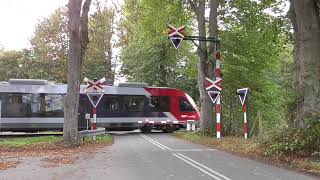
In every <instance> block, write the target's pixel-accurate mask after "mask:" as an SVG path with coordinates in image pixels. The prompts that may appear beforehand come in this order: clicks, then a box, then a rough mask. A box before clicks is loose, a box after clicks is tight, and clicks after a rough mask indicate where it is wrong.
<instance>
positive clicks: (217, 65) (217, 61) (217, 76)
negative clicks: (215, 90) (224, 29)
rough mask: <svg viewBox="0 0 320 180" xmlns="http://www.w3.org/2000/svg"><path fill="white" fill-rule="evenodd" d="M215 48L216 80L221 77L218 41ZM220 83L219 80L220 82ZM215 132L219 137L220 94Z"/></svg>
mask: <svg viewBox="0 0 320 180" xmlns="http://www.w3.org/2000/svg"><path fill="white" fill-rule="evenodd" d="M215 47H216V48H215V49H216V54H215V55H216V81H218V80H220V79H221V72H220V65H221V64H220V57H221V55H220V52H219V49H218V48H219V42H217V43H215ZM220 83H221V82H220ZM220 87H221V84H220ZM216 134H217V138H218V139H220V138H221V94H220V95H219V97H218V99H217V103H216Z"/></svg>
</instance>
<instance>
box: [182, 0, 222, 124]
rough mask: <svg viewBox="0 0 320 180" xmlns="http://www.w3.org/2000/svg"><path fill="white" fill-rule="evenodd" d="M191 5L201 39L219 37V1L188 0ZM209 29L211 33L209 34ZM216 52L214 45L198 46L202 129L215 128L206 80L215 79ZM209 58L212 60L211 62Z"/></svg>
mask: <svg viewBox="0 0 320 180" xmlns="http://www.w3.org/2000/svg"><path fill="white" fill-rule="evenodd" d="M188 2H189V5H190V7H191V9H192V10H193V12H194V13H195V15H196V20H197V30H198V35H199V36H200V37H207V35H208V36H210V37H217V31H218V24H217V11H218V6H219V1H218V0H210V1H209V2H208V4H207V3H206V1H204V0H188ZM206 6H207V7H209V21H207V20H206V17H205V12H206ZM207 28H208V29H209V32H207ZM213 52H214V44H213V43H210V44H209V46H208V45H207V43H206V42H205V41H200V42H199V46H198V50H197V53H198V56H199V63H198V84H199V92H200V106H201V121H200V122H201V123H200V128H201V129H205V128H213V113H212V105H211V100H210V98H209V96H208V94H207V93H206V91H205V87H206V85H205V78H206V77H209V78H213V76H214V71H213V64H212V54H213ZM209 57H210V58H211V60H209Z"/></svg>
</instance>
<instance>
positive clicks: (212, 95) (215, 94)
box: [208, 91, 220, 104]
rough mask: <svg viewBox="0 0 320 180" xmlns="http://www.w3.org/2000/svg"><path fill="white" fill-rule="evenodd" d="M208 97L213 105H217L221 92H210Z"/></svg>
mask: <svg viewBox="0 0 320 180" xmlns="http://www.w3.org/2000/svg"><path fill="white" fill-rule="evenodd" d="M208 95H209V97H210V99H211V101H212V103H213V104H215V103H216V101H217V99H218V97H219V96H220V91H208Z"/></svg>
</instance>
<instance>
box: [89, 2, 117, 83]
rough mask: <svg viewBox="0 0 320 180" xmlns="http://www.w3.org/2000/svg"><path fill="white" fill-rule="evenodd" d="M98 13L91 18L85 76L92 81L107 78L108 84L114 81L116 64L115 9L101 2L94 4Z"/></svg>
mask: <svg viewBox="0 0 320 180" xmlns="http://www.w3.org/2000/svg"><path fill="white" fill-rule="evenodd" d="M93 5H94V7H95V9H96V11H95V12H94V13H93V14H91V15H90V17H89V27H88V29H89V38H90V44H89V45H88V50H87V53H86V56H85V62H84V63H85V66H86V68H85V69H84V72H83V73H84V75H85V76H86V77H88V78H90V79H93V78H101V77H106V79H107V83H108V84H113V81H114V74H115V73H114V70H113V69H114V68H113V67H114V63H113V53H112V48H113V47H114V42H113V40H112V38H113V35H114V34H115V33H114V28H115V26H116V21H115V11H114V9H113V8H110V7H107V6H106V5H102V4H101V3H100V2H99V1H95V3H94V4H93Z"/></svg>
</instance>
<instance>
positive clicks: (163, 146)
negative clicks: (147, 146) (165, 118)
mask: <svg viewBox="0 0 320 180" xmlns="http://www.w3.org/2000/svg"><path fill="white" fill-rule="evenodd" d="M141 136H144V137H145V138H147V139H149V140H150V141H152V142H154V143H156V144H158V145H160V146H162V147H164V148H166V149H168V150H170V151H172V150H173V149H171V148H169V147H167V146H165V145H163V144H161V143H159V142H158V141H156V140H154V139H152V138H150V137H148V136H146V135H144V134H142V135H141Z"/></svg>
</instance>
